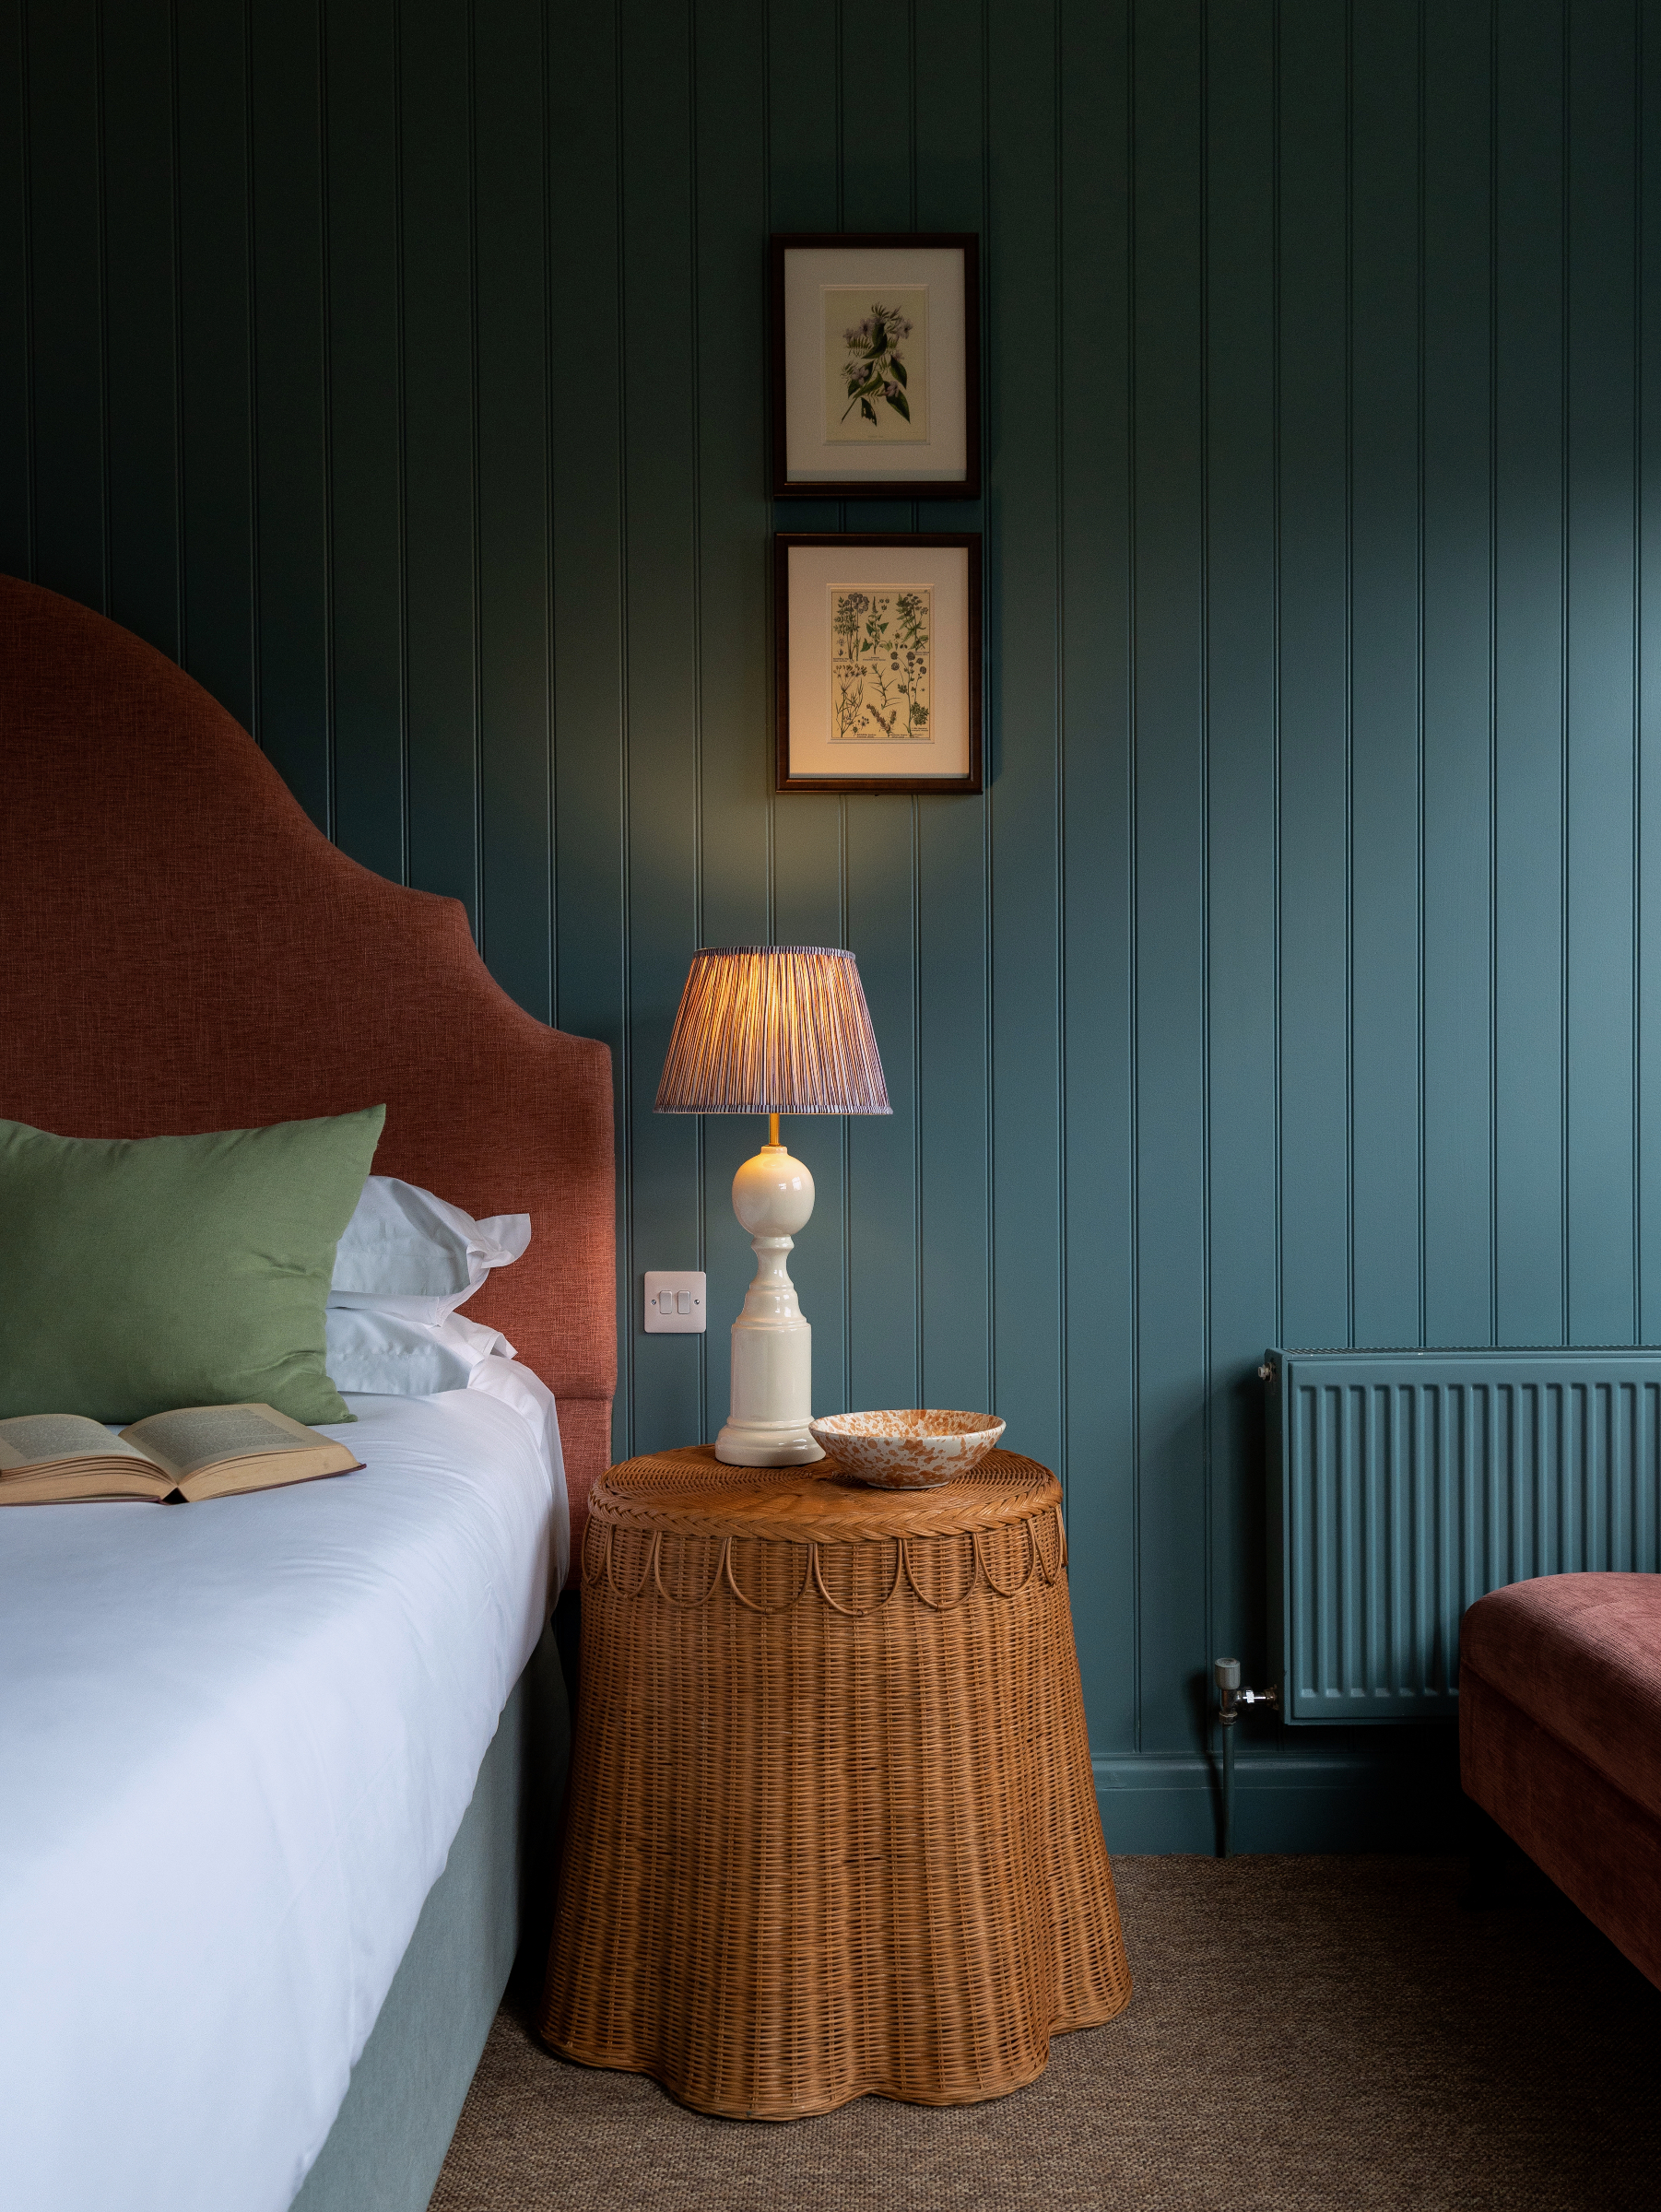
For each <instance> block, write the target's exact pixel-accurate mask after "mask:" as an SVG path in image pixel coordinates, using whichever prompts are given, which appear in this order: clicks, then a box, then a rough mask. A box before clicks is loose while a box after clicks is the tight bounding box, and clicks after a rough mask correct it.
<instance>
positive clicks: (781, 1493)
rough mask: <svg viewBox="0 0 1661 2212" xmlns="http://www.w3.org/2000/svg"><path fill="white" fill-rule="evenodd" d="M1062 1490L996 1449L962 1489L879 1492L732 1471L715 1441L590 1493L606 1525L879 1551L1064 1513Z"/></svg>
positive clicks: (656, 1455) (758, 1470)
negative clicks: (916, 1539) (902, 1541)
mask: <svg viewBox="0 0 1661 2212" xmlns="http://www.w3.org/2000/svg"><path fill="white" fill-rule="evenodd" d="M1060 1506H1061V1485H1060V1483H1058V1482H1057V1481H1056V1479H1055V1477H1054V1475H1052V1474H1051V1472H1050V1470H1049V1469H1048V1467H1045V1466H1041V1465H1039V1463H1038V1461H1037V1460H1035V1459H1025V1458H1023V1457H1022V1456H1021V1454H1020V1453H1019V1452H989V1453H987V1454H986V1457H985V1458H984V1460H982V1461H981V1462H980V1463H979V1465H977V1466H975V1467H973V1468H972V1469H971V1470H970V1472H969V1473H968V1474H967V1475H965V1476H963V1477H960V1479H959V1480H958V1481H956V1482H948V1483H940V1484H937V1486H936V1487H935V1488H932V1489H926V1490H878V1489H873V1488H871V1487H870V1485H869V1484H867V1483H862V1482H855V1481H854V1480H853V1479H852V1477H846V1476H843V1475H842V1474H840V1473H839V1472H838V1470H837V1468H836V1466H835V1465H834V1463H833V1462H831V1461H825V1462H822V1463H821V1464H820V1465H818V1466H815V1467H811V1468H803V1467H729V1466H725V1465H723V1464H722V1462H721V1461H720V1460H718V1459H717V1458H716V1457H715V1448H714V1446H713V1444H689V1445H688V1446H686V1447H685V1448H684V1449H682V1450H680V1451H677V1452H653V1453H643V1454H642V1456H641V1457H640V1458H639V1459H630V1460H627V1461H625V1462H624V1464H623V1465H621V1466H618V1467H612V1468H611V1469H609V1470H608V1472H607V1473H606V1474H605V1475H603V1476H602V1477H600V1480H599V1481H598V1482H597V1483H596V1484H595V1487H594V1489H593V1490H592V1492H591V1493H590V1495H589V1502H588V1510H589V1512H590V1514H591V1516H592V1517H593V1518H594V1519H595V1521H597V1522H599V1523H600V1524H602V1526H609V1527H614V1528H640V1529H652V1530H661V1531H662V1532H663V1533H664V1534H665V1535H681V1536H757V1537H761V1538H766V1539H770V1540H771V1541H772V1542H773V1543H781V1544H815V1543H817V1544H876V1543H889V1542H891V1541H892V1540H893V1538H894V1537H895V1536H897V1535H899V1536H942V1535H961V1534H962V1533H963V1531H964V1530H966V1529H990V1528H1007V1527H1008V1526H1009V1525H1010V1524H1012V1523H1015V1522H1019V1521H1028V1520H1031V1518H1032V1516H1033V1515H1034V1514H1035V1513H1041V1512H1046V1511H1054V1512H1059V1510H1060Z"/></svg>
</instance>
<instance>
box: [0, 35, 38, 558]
mask: <svg viewBox="0 0 1661 2212" xmlns="http://www.w3.org/2000/svg"><path fill="white" fill-rule="evenodd" d="M27 8H28V0H0V117H3V118H4V122H0V409H3V410H4V415H3V417H0V419H3V420H4V423H5V435H4V436H3V437H0V562H4V563H5V565H6V569H7V571H9V572H10V573H11V574H13V575H15V576H27V575H28V574H29V572H30V571H31V569H32V567H33V563H34V557H35V549H34V385H33V378H32V375H31V370H30V356H31V354H32V351H33V345H32V324H33V320H34V309H33V301H32V300H31V297H30V294H31V290H32V286H31V283H30V277H31V273H32V272H31V270H30V266H29V140H30V133H29V36H28V14H27Z"/></svg>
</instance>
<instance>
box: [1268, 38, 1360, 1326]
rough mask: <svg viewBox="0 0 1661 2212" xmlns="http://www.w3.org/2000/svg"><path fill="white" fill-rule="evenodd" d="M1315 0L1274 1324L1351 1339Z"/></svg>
mask: <svg viewBox="0 0 1661 2212" xmlns="http://www.w3.org/2000/svg"><path fill="white" fill-rule="evenodd" d="M1347 28H1348V27H1347V24H1346V20H1345V16H1344V14H1343V12H1342V11H1341V10H1340V9H1338V8H1336V7H1332V6H1328V5H1327V0H1287V5H1286V6H1284V7H1283V8H1282V10H1281V19H1280V82H1279V88H1278V99H1279V116H1278V128H1279V152H1280V163H1279V177H1278V184H1279V203H1280V206H1279V213H1280V236H1279V241H1278V242H1279V269H1278V290H1279V299H1280V326H1279V331H1278V339H1279V364H1278V385H1279V392H1278V400H1279V418H1278V424H1277V429H1278V438H1279V462H1280V465H1279V480H1278V486H1277V496H1278V502H1279V515H1278V525H1279V527H1278V547H1277V552H1278V561H1277V566H1278V583H1279V593H1278V607H1277V622H1276V628H1277V632H1278V643H1279V667H1278V692H1279V711H1280V761H1279V786H1280V822H1279V830H1280V937H1279V961H1280V1161H1281V1194H1282V1206H1281V1219H1280V1241H1281V1253H1282V1294H1281V1295H1282V1314H1281V1325H1282V1328H1283V1329H1284V1331H1285V1334H1286V1339H1287V1341H1288V1342H1289V1343H1290V1344H1344V1343H1348V1342H1349V1336H1350V1327H1351V1300H1352V1297H1353V1292H1354V1279H1353V1275H1352V1270H1351V1247H1352V1231H1353V1224H1352V1221H1351V1218H1350V1208H1351V1205H1352V1201H1353V1194H1354V1186H1353V1184H1352V1182H1351V1180H1350V1175H1349V1166H1350V1101H1351V1097H1352V1084H1351V1075H1350V1067H1349V1049H1350V1042H1351V1030H1350V973H1349V969H1350V959H1351V955H1352V947H1351V943H1350V914H1349V896H1350V885H1349V863H1350V858H1351V852H1352V846H1351V835H1350V827H1349V775H1350V766H1351V761H1350V737H1349V707H1350V688H1349V618H1350V588H1349V553H1350V543H1349V519H1350V518H1349V488H1350V487H1349V453H1348V451H1347V440H1346V429H1347V418H1348V411H1349V409H1348V396H1349V375H1350V368H1351V359H1350V346H1349V252H1350V245H1349V182H1350V180H1349V160H1348V149H1347V146H1346V141H1345V121H1346V115H1347V112H1348V108H1349V67H1348V61H1349V56H1348V53H1347V38H1346V32H1347Z"/></svg>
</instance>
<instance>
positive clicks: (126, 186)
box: [102, 7, 181, 660]
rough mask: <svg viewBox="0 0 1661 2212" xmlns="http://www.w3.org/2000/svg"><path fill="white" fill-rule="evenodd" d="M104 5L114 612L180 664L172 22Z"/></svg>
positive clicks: (153, 13) (107, 461)
mask: <svg viewBox="0 0 1661 2212" xmlns="http://www.w3.org/2000/svg"><path fill="white" fill-rule="evenodd" d="M102 12H103V34H104V41H103V118H104V134H103V164H104V195H103V219H104V349H105V351H104V358H105V361H106V363H107V370H106V377H105V406H106V419H107V434H106V441H105V452H104V465H105V471H106V477H105V481H106V485H107V496H108V501H109V508H108V514H107V518H106V528H107V532H108V559H109V594H110V597H109V606H108V608H107V610H106V611H107V612H108V613H109V614H111V615H112V616H113V617H114V618H115V619H116V621H118V622H120V623H123V624H124V625H125V627H126V628H127V629H134V630H136V631H137V633H138V635H139V636H140V637H141V638H144V639H146V640H147V641H148V642H149V643H150V644H152V645H154V646H157V647H158V648H159V650H160V651H161V652H163V653H171V655H172V656H173V658H174V659H175V660H176V659H177V658H178V657H179V653H180V645H181V639H180V628H179V616H180V606H179V436H178V421H179V361H178V349H177V346H176V342H175V341H176V335H177V334H176V326H175V305H176V301H177V296H178V295H177V286H176V272H175V268H174V260H173V218H174V193H173V41H172V26H171V21H170V19H169V18H168V16H167V15H166V14H164V13H163V12H161V11H160V10H159V9H154V8H129V7H106V8H105V9H104V10H103V11H102Z"/></svg>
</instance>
